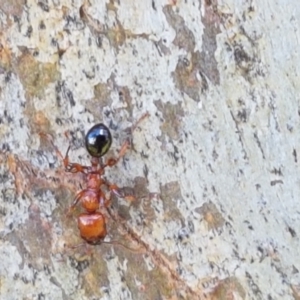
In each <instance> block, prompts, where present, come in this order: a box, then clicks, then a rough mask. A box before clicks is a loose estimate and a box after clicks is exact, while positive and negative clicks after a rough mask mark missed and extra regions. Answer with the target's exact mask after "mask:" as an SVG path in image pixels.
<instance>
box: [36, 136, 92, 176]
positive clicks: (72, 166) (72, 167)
mask: <svg viewBox="0 0 300 300" xmlns="http://www.w3.org/2000/svg"><path fill="white" fill-rule="evenodd" d="M39 135H40V136H41V137H42V138H45V139H46V140H47V141H48V142H50V143H51V145H52V147H53V148H54V150H55V152H56V155H57V156H58V157H59V158H60V159H61V160H62V162H63V165H64V167H65V170H66V172H71V173H78V172H81V173H85V174H86V173H87V170H88V167H86V166H82V165H80V164H77V163H71V162H70V161H69V151H70V148H71V146H69V147H68V150H67V152H66V155H65V156H63V155H62V153H61V152H60V151H59V149H58V148H57V147H56V145H55V144H54V142H53V138H52V136H51V135H50V134H46V133H43V132H40V133H39ZM65 135H66V137H67V134H65Z"/></svg>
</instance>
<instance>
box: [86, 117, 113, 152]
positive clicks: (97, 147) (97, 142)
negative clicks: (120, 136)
mask: <svg viewBox="0 0 300 300" xmlns="http://www.w3.org/2000/svg"><path fill="white" fill-rule="evenodd" d="M111 143H112V137H111V134H110V131H109V129H108V128H107V127H106V126H105V125H104V124H102V123H100V124H96V125H95V126H93V127H92V128H91V129H90V130H89V131H88V132H87V134H86V136H85V147H86V149H87V151H88V152H89V154H90V155H91V156H93V157H101V156H103V155H104V154H105V153H107V151H108V150H109V148H110V146H111Z"/></svg>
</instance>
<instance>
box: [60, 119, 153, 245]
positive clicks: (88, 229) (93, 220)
mask: <svg viewBox="0 0 300 300" xmlns="http://www.w3.org/2000/svg"><path fill="white" fill-rule="evenodd" d="M148 116H149V114H148V113H145V114H144V115H142V117H141V118H140V119H139V120H138V121H137V122H136V123H135V124H134V125H133V126H132V127H131V132H133V131H134V129H135V128H136V127H137V125H138V124H139V123H140V122H141V121H142V120H143V119H144V118H146V117H148ZM111 144H112V136H111V133H110V131H109V129H108V127H107V126H105V125H104V124H102V123H99V124H96V125H94V126H93V127H92V128H91V129H90V130H89V131H88V132H87V134H86V136H85V147H86V149H87V151H88V153H89V154H90V155H91V166H83V165H80V164H78V163H71V162H70V161H69V156H68V154H69V151H70V146H69V147H68V150H67V152H66V155H65V157H64V158H63V156H62V155H61V153H60V151H59V150H58V149H57V148H56V147H55V149H56V152H57V154H58V155H59V156H60V157H61V158H63V164H64V167H65V171H66V172H71V173H78V172H81V173H83V174H85V175H87V187H86V189H83V190H81V191H79V192H78V193H77V194H76V196H75V198H74V201H73V203H72V205H71V207H70V208H69V211H68V215H71V214H72V212H73V210H74V209H75V207H76V205H77V204H78V203H79V202H81V205H82V207H83V208H84V210H85V211H86V212H83V213H81V214H80V215H79V216H78V218H77V220H78V229H79V231H80V235H81V238H82V239H84V240H85V241H86V242H87V243H89V244H92V245H96V244H99V243H101V241H102V240H103V239H104V238H105V236H106V234H107V231H106V222H105V217H104V215H103V214H102V213H101V212H100V211H99V210H101V208H103V207H105V208H106V207H108V206H109V204H110V197H107V196H106V195H105V194H104V192H103V191H102V189H101V187H102V186H106V187H107V188H108V189H109V191H110V192H112V193H113V194H115V195H117V196H118V197H123V198H125V199H128V200H132V199H134V196H124V195H122V194H121V193H120V192H119V189H118V187H117V185H115V184H110V183H109V182H108V181H106V180H105V179H104V178H103V175H104V173H105V168H106V167H112V166H114V165H116V164H117V163H118V161H119V160H120V159H121V158H122V157H123V156H124V155H125V153H126V151H127V149H128V147H129V144H130V143H129V141H128V140H126V141H125V142H124V143H123V145H122V146H121V149H120V151H119V154H118V156H117V158H109V159H108V160H107V161H106V162H105V163H104V162H103V158H102V157H103V156H104V155H105V154H106V153H107V152H108V150H109V149H110V146H111Z"/></svg>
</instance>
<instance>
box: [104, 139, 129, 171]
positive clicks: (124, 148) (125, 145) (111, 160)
mask: <svg viewBox="0 0 300 300" xmlns="http://www.w3.org/2000/svg"><path fill="white" fill-rule="evenodd" d="M128 147H129V141H125V142H124V143H123V145H122V147H121V149H120V151H119V154H118V156H117V158H113V157H111V158H109V159H108V160H107V162H106V163H105V164H104V166H103V168H105V167H107V166H108V167H112V166H114V165H116V164H117V163H118V162H119V160H120V159H121V158H122V157H123V156H124V155H125V153H126V151H127V149H128Z"/></svg>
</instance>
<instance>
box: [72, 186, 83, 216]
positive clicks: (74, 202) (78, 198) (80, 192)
mask: <svg viewBox="0 0 300 300" xmlns="http://www.w3.org/2000/svg"><path fill="white" fill-rule="evenodd" d="M85 192H86V190H82V191H79V192H78V193H77V194H76V196H75V198H74V200H73V203H72V205H71V206H70V208H69V209H68V212H67V216H71V215H72V213H73V211H74V209H75V206H76V205H77V204H78V202H79V201H80V199H81V197H82V196H83V194H84V193H85Z"/></svg>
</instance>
